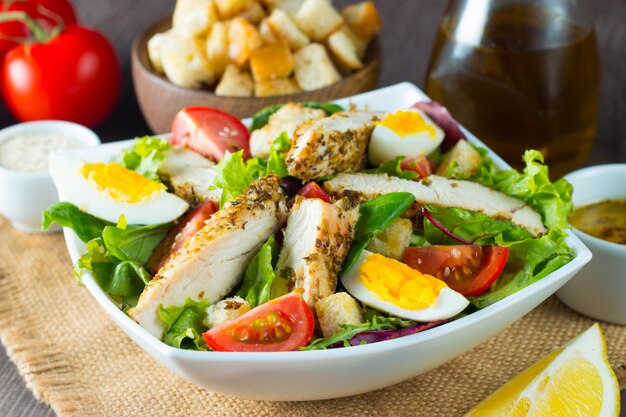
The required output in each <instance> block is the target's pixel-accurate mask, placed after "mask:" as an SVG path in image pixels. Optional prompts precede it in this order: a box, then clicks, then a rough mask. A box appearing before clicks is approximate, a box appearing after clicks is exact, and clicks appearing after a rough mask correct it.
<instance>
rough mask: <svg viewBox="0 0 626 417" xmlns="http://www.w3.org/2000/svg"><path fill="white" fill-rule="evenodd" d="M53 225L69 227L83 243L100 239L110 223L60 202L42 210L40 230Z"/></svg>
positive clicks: (72, 205) (69, 204) (70, 204)
mask: <svg viewBox="0 0 626 417" xmlns="http://www.w3.org/2000/svg"><path fill="white" fill-rule="evenodd" d="M53 223H58V224H59V225H61V226H63V227H69V228H70V229H72V230H73V231H74V232H75V233H76V235H77V236H78V237H79V238H80V240H82V241H83V242H88V241H90V240H92V239H95V238H97V237H100V236H101V235H102V230H103V229H104V228H105V226H107V225H110V224H111V223H109V222H107V221H104V220H101V219H99V218H97V217H94V216H92V215H91V214H87V213H85V212H84V211H82V210H80V209H79V208H78V207H76V206H75V205H74V204H72V203H67V202H60V203H56V204H53V205H52V206H50V207H48V208H47V209H46V210H44V212H43V214H42V220H41V224H42V226H41V228H42V229H43V230H47V229H48V228H49V227H50V226H51V225H52V224H53Z"/></svg>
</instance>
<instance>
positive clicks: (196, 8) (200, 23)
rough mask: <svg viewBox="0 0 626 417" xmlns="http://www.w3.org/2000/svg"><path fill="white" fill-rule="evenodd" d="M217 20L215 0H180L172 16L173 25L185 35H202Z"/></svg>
mask: <svg viewBox="0 0 626 417" xmlns="http://www.w3.org/2000/svg"><path fill="white" fill-rule="evenodd" d="M217 21H218V17H217V11H216V10H215V4H214V3H213V0H178V1H177V2H176V7H175V8H174V15H173V16H172V27H173V28H174V30H175V31H176V32H179V33H181V34H182V35H183V36H185V37H193V36H202V35H204V34H206V33H207V32H208V31H209V30H210V29H211V26H212V25H213V23H215V22H217Z"/></svg>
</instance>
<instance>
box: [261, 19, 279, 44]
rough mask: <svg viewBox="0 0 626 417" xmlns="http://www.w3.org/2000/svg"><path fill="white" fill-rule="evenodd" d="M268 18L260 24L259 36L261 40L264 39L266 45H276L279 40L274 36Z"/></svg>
mask: <svg viewBox="0 0 626 417" xmlns="http://www.w3.org/2000/svg"><path fill="white" fill-rule="evenodd" d="M267 20H268V18H265V19H263V20H261V23H259V35H261V39H263V42H264V43H275V42H278V38H276V35H274V31H272V28H271V27H270V25H269V23H267Z"/></svg>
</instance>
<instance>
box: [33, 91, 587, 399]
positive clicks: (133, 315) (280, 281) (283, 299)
mask: <svg viewBox="0 0 626 417" xmlns="http://www.w3.org/2000/svg"><path fill="white" fill-rule="evenodd" d="M404 87H405V88H406V85H404ZM411 87H412V86H411ZM412 88H414V87H412ZM372 94H373V93H369V95H370V96H371V95H372ZM365 96H366V97H367V96H368V95H365ZM417 98H421V99H419V100H415V102H414V103H405V104H404V105H401V106H400V105H396V106H395V107H393V108H389V107H390V106H382V105H381V107H380V108H377V106H376V104H377V101H376V100H371V99H369V100H359V96H357V97H355V98H354V99H353V100H352V101H346V100H344V101H343V102H339V103H285V104H283V105H275V106H272V107H269V108H267V109H264V110H262V111H261V112H259V113H258V114H256V115H255V116H254V117H253V118H252V119H251V120H246V121H240V120H238V119H237V118H235V117H233V116H231V115H229V114H226V113H223V112H221V111H219V110H217V109H211V108H199V107H191V108H186V109H183V110H181V112H180V113H179V114H178V116H177V117H176V119H175V121H174V123H173V127H172V133H171V135H167V136H160V137H143V138H138V139H136V140H134V141H132V142H127V143H124V144H114V145H113V146H114V147H115V149H114V150H110V151H109V152H102V153H100V154H99V155H98V156H97V157H94V156H93V154H91V155H86V154H84V153H83V154H76V153H74V154H73V153H71V152H69V153H64V154H57V155H55V156H54V157H53V158H52V159H51V163H50V169H51V173H52V176H53V179H54V181H55V184H56V186H57V188H58V190H59V195H60V197H61V201H62V202H61V203H58V204H56V205H54V206H52V207H50V208H49V209H48V210H46V211H45V212H44V214H43V219H44V227H48V226H49V225H51V224H53V223H55V222H56V223H58V224H60V225H62V226H64V227H66V228H67V229H71V230H72V232H69V231H68V232H67V233H71V236H72V237H73V238H77V239H79V240H81V241H82V242H83V247H84V249H83V251H82V253H81V254H80V256H78V257H77V259H75V264H76V275H77V276H78V277H79V278H80V277H82V279H83V280H85V284H86V285H87V286H88V287H89V288H90V290H92V288H95V287H96V286H95V285H94V284H97V287H98V288H97V290H92V292H93V291H97V292H98V294H99V296H98V297H99V301H100V302H101V304H102V303H108V304H107V305H106V308H107V311H111V307H112V306H115V309H116V310H117V312H115V313H112V315H113V317H114V318H115V319H116V321H118V323H121V325H122V327H123V328H124V329H125V330H126V331H127V332H128V333H129V335H131V337H133V339H135V340H136V341H137V342H138V343H139V344H141V345H142V346H144V348H145V345H146V344H148V345H150V347H149V349H147V350H149V351H151V353H152V354H153V355H157V356H161V355H165V356H166V357H167V358H166V359H164V360H163V362H164V363H165V364H166V365H168V366H170V367H171V368H172V369H174V370H175V371H177V372H178V373H180V374H183V375H184V376H185V377H187V378H188V379H191V380H192V381H194V382H197V383H199V384H200V385H203V386H207V387H209V388H211V389H216V390H218V391H221V392H226V393H234V394H235V395H242V396H247V397H252V398H265V399H268V398H271V399H283V398H284V397H286V398H293V397H290V396H289V394H288V392H289V390H290V389H289V388H287V389H285V391H284V392H283V393H282V394H280V395H267V393H262V394H258V393H257V394H249V393H248V392H250V388H249V389H244V391H246V392H244V393H242V392H241V391H242V390H241V388H233V386H232V384H231V385H230V386H229V387H228V388H227V389H223V388H224V387H222V388H220V387H217V388H216V386H215V384H216V383H217V384H218V385H219V384H220V382H216V378H212V380H211V382H209V383H207V382H206V381H204V380H203V377H200V376H198V375H197V374H198V373H199V371H198V370H197V369H196V370H191V369H190V367H191V366H192V363H195V364H196V365H197V364H198V363H199V362H203V361H205V360H206V361H208V362H207V363H213V364H215V362H214V360H213V359H216V360H224V359H226V362H225V363H231V364H232V361H235V362H237V361H238V359H237V358H238V355H240V357H241V358H242V359H244V358H248V359H244V361H245V362H247V361H248V360H252V361H253V360H254V359H251V358H260V357H261V356H259V355H269V356H263V358H267V359H269V358H275V359H279V358H278V356H272V355H283V356H281V357H280V361H281V362H282V361H283V359H285V360H286V358H289V360H288V361H287V362H289V361H291V360H296V361H297V360H298V359H297V358H298V356H300V357H301V358H302V360H303V361H305V362H307V361H309V360H313V358H319V359H321V361H322V362H323V363H324V364H327V365H328V364H330V363H332V362H333V361H334V360H336V359H339V358H341V357H342V355H344V354H343V353H342V354H341V355H339V356H337V355H334V354H331V353H330V351H333V352H335V351H336V352H344V351H345V352H347V353H345V355H349V356H348V357H350V356H351V353H350V352H351V351H353V350H354V351H355V352H357V351H359V352H360V351H361V350H363V352H364V353H366V352H365V348H367V347H373V346H376V345H380V346H381V349H382V350H379V349H375V350H374V351H370V353H371V352H376V351H377V352H382V351H385V352H389V350H388V349H391V351H393V349H395V347H394V345H393V344H394V343H397V342H398V341H402V340H406V342H402V343H399V344H396V345H395V346H396V347H397V346H405V347H406V346H410V345H411V344H413V343H415V342H414V341H416V340H418V339H417V337H423V338H425V339H423V340H428V339H430V338H432V337H436V336H437V334H439V335H441V334H445V333H448V332H447V331H444V330H443V329H452V328H453V327H454V325H456V324H457V323H465V325H462V326H463V327H466V328H467V326H468V325H470V324H471V323H472V320H471V319H472V318H475V319H474V322H475V323H476V320H478V319H480V320H482V319H481V317H483V318H486V317H493V315H494V314H495V313H496V312H497V311H500V310H502V309H503V305H504V304H505V303H507V300H515V299H516V297H517V300H518V301H511V305H513V304H516V305H518V307H516V308H514V307H511V308H510V314H504V315H503V320H502V323H501V324H500V325H498V326H494V327H493V329H494V331H497V329H498V328H502V327H503V326H505V325H506V324H507V323H510V322H512V321H513V320H515V319H516V318H519V317H520V316H521V315H522V314H524V313H525V312H527V311H529V310H530V309H531V308H532V307H534V305H536V304H538V303H539V302H540V301H541V299H544V298H545V297H547V296H548V295H550V293H551V292H550V291H552V292H553V291H554V290H556V288H558V286H556V287H555V285H553V284H552V283H550V284H546V286H544V287H543V288H544V289H545V291H543V292H541V295H540V296H538V295H537V294H538V293H537V291H539V290H536V291H535V293H534V294H533V293H532V292H529V289H530V288H529V287H532V286H534V285H535V284H538V283H540V282H541V281H542V280H544V279H546V278H547V277H552V276H553V275H555V274H553V273H554V272H555V271H557V270H565V271H566V272H567V276H568V277H570V276H571V275H573V273H575V272H576V270H578V269H579V268H580V267H582V265H583V264H584V263H585V259H582V258H588V253H587V254H585V253H582V254H581V251H583V252H584V250H583V248H584V246H581V245H579V244H578V243H577V242H574V243H575V245H574V246H576V247H575V248H574V250H573V249H572V247H571V244H572V238H571V237H568V234H567V230H566V227H567V223H566V219H567V215H568V214H569V213H570V211H571V210H572V202H571V195H572V187H571V185H570V184H569V183H567V182H566V181H565V180H563V179H560V180H558V181H555V182H552V181H550V179H549V177H548V168H547V167H546V166H545V165H544V164H543V158H542V156H541V153H540V152H538V151H533V150H529V151H527V152H526V153H525V154H524V155H523V159H524V161H525V163H526V168H525V169H524V170H523V172H518V171H515V170H511V169H502V166H503V165H504V164H503V162H502V161H501V160H500V159H499V158H497V156H495V155H493V154H491V153H490V152H489V151H488V150H487V149H486V148H484V146H483V145H482V144H481V143H480V142H478V141H477V140H475V139H474V138H471V137H470V139H471V140H468V136H470V135H469V134H468V133H467V132H466V131H464V130H463V129H462V128H460V127H459V125H458V124H457V122H456V121H455V120H454V119H453V118H452V116H451V115H450V114H448V112H447V111H446V109H445V108H444V107H442V106H441V105H439V104H437V103H435V102H431V101H429V100H428V99H426V98H425V97H421V96H419V97H417ZM105 146H109V147H111V145H105ZM66 236H69V235H68V234H66ZM68 245H69V244H68ZM70 249H71V248H70ZM71 251H72V250H71ZM577 258H580V259H578V260H577V261H576V262H573V260H575V259H577ZM587 260H588V259H587ZM572 264H574V265H572ZM570 269H571V271H570ZM564 280H565V278H563V279H561V280H560V281H562V282H559V285H562V284H563V283H564V282H565V281H564ZM537 288H539V286H537ZM548 288H549V289H548ZM524 293H526V294H528V295H527V296H524V297H526V298H533V295H534V298H533V301H532V303H530V302H528V303H526V304H525V305H524V308H520V303H519V301H520V300H522V299H521V298H520V297H521V296H520V294H524ZM103 294H105V295H106V297H102V295H103ZM105 298H106V301H103V300H104V299H105ZM531 304H532V305H531ZM488 311H491V313H489V314H487V313H486V312H488ZM504 316H510V317H507V318H506V319H504ZM469 328H471V326H469ZM483 330H484V329H483ZM437 332H440V333H437ZM441 332H443V333H441ZM482 333H484V335H482V336H479V334H482ZM428 335H430V337H429V336H428ZM458 335H459V336H460V335H462V332H459V333H458ZM485 337H488V332H487V333H485V332H477V333H476V338H475V340H471V341H470V342H468V343H466V344H465V348H469V347H472V346H474V345H476V344H477V343H479V342H480V341H481V340H484V338H485ZM378 342H383V343H378ZM407 343H409V345H407ZM384 346H387V347H386V348H384ZM448 350H450V352H452V351H455V350H458V348H456V347H455V348H449V349H448ZM177 351H178V352H185V353H181V354H178V353H174V352H177ZM192 351H197V352H192ZM289 351H295V352H292V353H289ZM314 351H322V352H314ZM458 351H459V352H460V350H458ZM285 353H287V354H286V355H285ZM180 355H182V356H180ZM221 355H227V356H221ZM246 355H248V356H246ZM320 355H326V360H324V359H322V358H324V356H320ZM449 355H450V353H444V352H442V354H441V359H442V360H444V361H445V359H446V357H449ZM357 356H358V355H357ZM176 357H178V358H179V359H180V361H179V360H178V359H173V358H176ZM181 358H184V359H181ZM315 360H317V359H315ZM315 360H313V362H315ZM183 362H185V363H184V364H183ZM313 362H311V363H310V365H313ZM248 363H249V362H248ZM283 365H284V363H283V364H280V365H278V364H277V365H276V366H277V367H280V366H283ZM345 365H348V366H351V367H353V366H355V364H354V363H351V361H349V360H347V361H345ZM433 365H436V363H435V362H434V361H432V360H431V361H430V362H429V364H427V365H422V366H421V368H420V369H421V370H425V369H428V367H432V366H433ZM307 366H308V365H307ZM374 368H375V367H374ZM408 368H411V367H408ZM413 368H415V367H413ZM415 369H417V368H415ZM415 369H412V371H413V372H414V371H415ZM228 372H234V371H233V370H232V369H231V370H229V371H228ZM228 372H227V373H228ZM279 373H280V372H279ZM191 374H194V375H191ZM217 374H219V372H217ZM403 376H404V377H407V374H406V373H405V372H399V373H397V375H396V376H389V378H391V379H389V378H385V377H381V379H380V381H378V382H376V383H374V384H373V385H371V386H368V388H365V389H363V388H359V386H362V385H363V384H356V385H355V386H353V387H350V388H343V390H341V389H340V390H338V391H337V392H335V393H334V394H328V393H325V394H320V393H309V394H305V395H301V396H297V395H296V397H298V398H293V399H309V398H327V397H332V396H341V395H349V394H352V393H356V392H362V391H364V390H367V389H374V388H377V387H380V386H384V385H381V384H388V383H389V382H390V381H398V380H400V379H398V378H402V377H403ZM409 376H410V375H409ZM230 377H231V378H232V375H230ZM221 383H222V384H223V381H222V382H221ZM284 385H285V386H287V385H288V384H287V382H285V384H284ZM269 386H272V384H271V383H270V384H269ZM274 387H275V386H274ZM259 390H260V391H263V388H257V389H256V391H255V390H254V389H252V391H255V392H258V391H259ZM291 391H293V389H291ZM300 397H302V398H300Z"/></svg>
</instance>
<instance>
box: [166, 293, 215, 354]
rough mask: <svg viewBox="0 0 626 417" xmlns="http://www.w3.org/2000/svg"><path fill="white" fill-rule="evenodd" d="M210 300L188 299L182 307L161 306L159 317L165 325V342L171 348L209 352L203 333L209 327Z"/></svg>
mask: <svg viewBox="0 0 626 417" xmlns="http://www.w3.org/2000/svg"><path fill="white" fill-rule="evenodd" d="M209 304H210V303H209V300H208V299H204V300H202V301H194V300H192V299H191V298H187V301H185V304H183V305H182V306H168V307H164V306H163V305H159V317H160V318H161V320H163V322H164V323H165V334H164V336H163V342H164V343H165V344H167V345H169V346H173V347H176V348H183V349H192V350H207V346H206V344H205V343H204V339H203V338H202V333H203V332H205V331H206V330H207V326H206V325H204V324H203V323H202V321H203V320H204V319H205V318H206V309H207V307H208V306H209Z"/></svg>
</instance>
